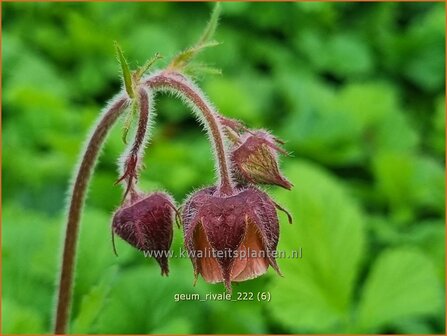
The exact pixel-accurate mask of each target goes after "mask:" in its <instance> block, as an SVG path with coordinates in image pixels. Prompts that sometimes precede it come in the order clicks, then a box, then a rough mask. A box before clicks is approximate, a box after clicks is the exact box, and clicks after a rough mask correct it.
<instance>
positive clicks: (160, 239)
mask: <svg viewBox="0 0 447 336" xmlns="http://www.w3.org/2000/svg"><path fill="white" fill-rule="evenodd" d="M174 216H175V206H174V202H173V199H172V197H171V196H170V195H168V194H166V193H162V192H156V193H152V194H150V195H146V196H139V197H138V198H137V199H136V200H131V201H128V202H127V204H124V205H123V206H122V207H121V208H120V209H118V210H117V211H116V213H115V215H114V216H113V222H112V230H113V232H114V233H116V234H117V235H118V236H120V237H121V238H122V239H124V240H125V241H127V242H128V243H129V244H130V245H132V246H133V247H135V248H137V249H138V250H140V251H144V252H148V255H150V256H153V257H154V258H155V259H156V260H157V262H158V263H159V264H160V267H161V274H162V275H168V272H169V268H168V251H169V248H170V247H171V243H172V234H173V223H174Z"/></svg>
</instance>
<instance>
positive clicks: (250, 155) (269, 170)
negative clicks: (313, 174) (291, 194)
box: [231, 131, 293, 190]
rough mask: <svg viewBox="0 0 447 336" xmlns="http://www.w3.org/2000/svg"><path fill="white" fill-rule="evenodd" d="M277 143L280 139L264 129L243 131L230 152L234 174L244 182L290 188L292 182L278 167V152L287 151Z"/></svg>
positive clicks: (283, 152) (284, 152)
mask: <svg viewBox="0 0 447 336" xmlns="http://www.w3.org/2000/svg"><path fill="white" fill-rule="evenodd" d="M277 143H280V141H279V140H278V139H276V138H274V137H273V136H272V135H270V134H269V133H267V132H266V131H255V132H246V133H243V134H242V135H241V136H240V139H239V141H238V143H236V144H235V145H234V146H233V150H232V152H231V161H232V164H233V170H234V172H235V173H236V176H237V177H239V178H240V179H241V180H244V181H246V182H250V183H265V184H275V185H279V186H281V187H283V188H286V189H289V190H290V189H291V188H292V186H293V185H292V183H290V182H289V181H288V180H287V179H286V178H285V177H284V176H283V175H282V174H281V172H280V171H279V167H278V152H279V153H282V154H287V152H286V151H284V150H283V149H282V148H280V147H279V146H278V145H277Z"/></svg>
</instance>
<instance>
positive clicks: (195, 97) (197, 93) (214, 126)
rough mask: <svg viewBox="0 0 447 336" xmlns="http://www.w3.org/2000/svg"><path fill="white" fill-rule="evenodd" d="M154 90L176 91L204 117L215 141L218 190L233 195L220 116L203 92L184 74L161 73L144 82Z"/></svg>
mask: <svg viewBox="0 0 447 336" xmlns="http://www.w3.org/2000/svg"><path fill="white" fill-rule="evenodd" d="M144 84H146V85H147V86H149V87H150V88H152V89H154V90H157V89H158V90H168V91H174V92H175V93H177V94H180V95H181V96H182V97H185V98H186V99H187V101H188V102H190V103H191V106H192V107H193V109H195V110H198V111H199V112H200V113H201V115H202V116H203V119H204V122H205V123H206V125H207V127H208V130H209V133H210V136H211V138H212V140H213V145H214V148H215V154H216V159H217V164H218V172H219V188H218V190H219V191H220V192H221V193H222V194H224V195H231V194H232V193H233V179H232V176H231V171H230V168H229V167H230V165H229V162H228V161H227V156H226V153H225V146H224V142H223V135H222V130H221V126H220V123H219V120H218V114H217V112H215V110H214V108H213V107H212V105H211V104H210V103H209V102H208V101H207V99H206V98H205V95H204V94H203V93H202V91H201V90H200V89H199V88H198V87H197V86H196V85H195V84H194V83H192V82H191V81H189V80H188V79H187V78H186V77H184V76H183V75H182V74H180V73H177V72H161V73H158V74H155V75H152V76H151V77H149V78H147V79H146V81H145V82H144Z"/></svg>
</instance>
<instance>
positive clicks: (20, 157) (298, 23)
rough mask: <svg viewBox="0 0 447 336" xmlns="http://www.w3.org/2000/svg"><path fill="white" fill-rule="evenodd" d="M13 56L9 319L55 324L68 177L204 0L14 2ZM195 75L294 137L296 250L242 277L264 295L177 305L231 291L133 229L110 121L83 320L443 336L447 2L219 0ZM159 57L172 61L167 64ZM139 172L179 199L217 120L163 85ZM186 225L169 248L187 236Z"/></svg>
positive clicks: (5, 246)
mask: <svg viewBox="0 0 447 336" xmlns="http://www.w3.org/2000/svg"><path fill="white" fill-rule="evenodd" d="M2 7H3V11H2V15H3V16H2V23H3V36H2V52H3V57H2V69H3V78H2V80H3V101H2V111H3V138H2V139H3V167H2V174H3V190H2V193H3V213H2V223H3V226H2V253H3V254H2V257H3V263H2V264H3V269H2V275H3V278H2V285H3V286H2V287H3V291H2V293H3V297H2V303H3V306H2V321H3V324H2V325H3V330H2V332H3V333H45V332H50V330H51V329H50V325H51V314H52V312H53V309H54V307H53V303H54V290H55V287H54V284H55V281H56V278H57V275H58V274H57V270H58V265H57V262H58V259H59V256H58V255H59V252H60V251H59V250H60V238H61V230H62V229H63V224H64V211H65V210H64V208H65V198H66V190H67V189H68V187H69V182H68V181H69V180H70V178H71V175H72V172H73V168H74V167H75V165H76V161H77V159H78V155H79V152H80V151H81V150H82V148H83V147H82V146H83V145H82V143H83V139H84V137H85V135H86V134H87V132H88V129H89V128H90V127H91V125H92V122H94V120H95V118H96V117H97V115H98V112H99V110H100V109H101V107H102V106H103V105H104V104H105V102H106V101H107V99H108V98H110V97H111V96H112V95H113V94H114V93H115V92H117V91H118V90H119V87H120V78H119V66H118V64H117V62H116V59H115V56H114V50H113V40H118V41H119V42H120V44H121V45H122V47H123V49H124V50H125V52H126V56H127V58H128V59H129V61H130V63H131V67H134V68H135V67H136V66H137V65H142V64H144V62H145V61H146V60H147V59H148V58H150V57H152V56H153V55H154V53H155V52H160V53H161V54H162V55H164V56H165V58H164V60H163V61H161V62H160V63H158V65H160V64H161V65H163V64H166V62H167V61H168V60H169V59H170V57H172V56H173V55H174V54H175V53H176V52H177V51H179V50H181V49H183V48H185V47H187V46H189V45H190V44H191V43H192V42H193V41H195V40H196V39H197V37H198V36H199V34H200V31H201V29H202V27H203V26H204V24H205V22H206V21H207V19H208V14H209V11H210V9H211V4H206V3H66V4H56V3H39V4H36V3H6V4H3V5H2ZM222 12H223V13H222V15H223V16H222V19H221V25H220V27H219V29H218V31H217V35H216V38H217V40H219V41H222V42H223V44H222V45H221V46H219V47H216V48H213V49H212V50H209V51H207V52H206V53H204V54H203V56H201V58H202V60H203V61H206V62H207V63H212V64H214V65H215V66H217V67H219V68H221V69H222V70H223V75H222V76H209V77H205V78H202V79H201V82H200V83H201V85H202V86H203V88H204V90H205V92H207V94H208V95H209V97H210V99H211V100H212V101H213V102H214V103H215V104H216V106H217V107H218V108H219V109H220V110H221V112H222V113H223V114H224V115H227V116H230V117H236V118H238V119H241V120H243V121H245V122H246V123H247V124H248V125H249V126H251V127H268V128H269V129H271V130H272V131H273V132H274V133H275V134H277V135H278V136H280V137H282V138H284V139H285V140H286V141H287V143H286V148H287V150H289V151H291V152H293V157H292V158H287V159H284V160H283V161H284V162H283V166H284V169H285V171H286V175H287V176H288V177H289V178H290V180H291V181H292V182H293V183H294V185H295V188H294V189H293V190H292V191H290V192H289V191H284V190H273V188H272V189H271V191H272V193H273V195H274V197H275V198H276V199H277V200H278V202H280V203H281V204H283V205H284V206H285V207H287V208H288V209H289V210H290V211H291V213H292V214H293V216H294V220H295V221H294V224H293V225H288V224H287V221H286V219H285V218H284V217H283V216H282V215H280V216H282V217H281V222H282V223H281V227H282V232H281V238H280V245H279V248H280V249H282V250H286V251H291V250H296V249H298V248H299V247H302V249H303V258H302V259H287V258H286V259H280V260H279V261H278V263H279V265H280V267H281V268H282V271H283V273H284V278H281V277H278V276H277V275H275V274H273V272H272V271H270V272H269V273H268V274H267V275H265V276H262V277H260V278H257V279H255V280H252V281H248V282H244V283H241V284H238V285H235V292H239V291H255V292H257V291H270V292H271V302H213V301H208V302H175V301H174V294H176V293H202V294H203V293H207V292H210V291H211V292H221V291H223V286H221V285H208V284H206V283H204V281H203V280H202V279H200V280H199V281H198V283H197V285H196V287H193V285H192V282H193V272H192V267H191V265H190V261H189V260H186V259H175V260H172V261H171V275H170V276H169V277H168V278H161V277H160V276H159V269H158V266H157V265H156V264H155V262H154V261H153V260H147V259H145V258H144V257H143V256H142V255H140V254H139V253H137V252H136V251H134V250H133V249H132V248H131V247H129V246H127V245H126V244H125V243H123V242H122V241H118V242H117V245H118V246H117V248H118V251H119V257H118V258H116V257H115V256H114V255H113V253H112V248H111V242H110V226H109V225H110V215H111V213H112V211H113V210H114V209H115V208H116V207H117V206H118V204H119V202H120V198H121V195H120V194H121V190H120V188H118V187H116V186H114V185H113V182H114V181H115V180H116V178H117V174H116V159H117V158H118V156H119V155H120V153H121V151H122V150H123V149H124V145H123V144H122V142H121V138H120V127H116V129H115V130H114V132H113V134H112V135H111V137H110V138H109V141H108V143H107V145H106V147H105V149H104V151H103V154H102V157H101V161H100V163H99V165H98V167H97V170H96V174H95V176H94V179H93V183H92V186H91V190H90V193H89V198H88V201H87V209H86V211H85V213H84V215H83V220H82V229H81V234H80V246H79V254H78V263H77V273H76V286H75V289H74V306H73V316H72V321H73V322H72V330H71V331H72V332H75V333H128V334H129V333H140V334H143V333H171V334H172V333H302V332H305V333H315V332H318V333H351V332H353V333H369V332H379V333H421V334H422V333H444V332H445V318H444V316H445V308H444V307H445V300H444V298H445V286H444V284H445V225H444V214H445V176H444V171H445V163H444V156H445V96H444V82H445V78H444V74H445V70H444V69H445V65H444V59H445V54H444V43H445V7H444V4H436V3H277V4H273V3H224V4H222ZM163 62H165V63H163ZM157 111H158V117H157V126H156V128H155V129H154V132H153V137H152V141H151V145H150V146H149V147H148V150H147V156H146V159H145V160H146V162H145V163H146V166H147V169H146V170H145V172H144V174H143V176H142V181H141V183H142V186H143V187H144V189H145V190H147V191H150V190H156V189H161V188H166V189H167V190H169V191H170V192H172V193H173V194H174V195H175V197H176V199H177V201H178V202H181V201H182V199H183V198H184V197H185V195H186V194H187V193H188V192H190V191H191V190H193V189H194V188H197V187H200V186H203V185H208V184H211V183H212V182H213V162H212V157H211V155H210V154H211V153H210V149H209V146H208V143H207V139H206V136H203V134H202V133H201V131H200V127H197V124H196V122H195V120H194V118H193V117H192V114H191V113H189V112H188V111H187V110H186V108H185V107H184V106H183V105H181V103H180V102H178V101H176V100H174V99H173V98H172V97H165V96H159V98H157ZM181 236H182V234H181V232H180V230H177V229H176V232H175V239H174V244H173V248H174V249H176V250H178V248H179V247H180V246H181V244H182V237H181Z"/></svg>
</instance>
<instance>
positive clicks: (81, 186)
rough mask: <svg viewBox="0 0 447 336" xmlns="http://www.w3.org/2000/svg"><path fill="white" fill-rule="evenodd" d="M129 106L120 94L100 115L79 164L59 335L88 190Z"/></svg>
mask: <svg viewBox="0 0 447 336" xmlns="http://www.w3.org/2000/svg"><path fill="white" fill-rule="evenodd" d="M127 104H128V99H127V97H126V96H124V95H122V94H121V95H119V96H118V98H116V99H114V100H113V101H112V103H111V104H110V105H109V106H108V107H107V108H106V109H105V112H104V114H103V115H102V116H101V118H100V120H99V122H98V124H97V126H96V127H95V129H94V131H93V133H92V135H91V137H90V140H89V141H88V143H87V147H86V149H85V152H84V154H83V155H82V159H81V164H80V165H79V168H78V172H77V174H76V180H75V182H74V184H73V189H72V191H71V198H70V207H69V211H68V219H67V225H66V229H65V239H64V246H63V254H62V262H61V270H60V276H59V288H58V295H57V306H56V318H55V321H54V322H55V327H54V332H55V333H56V334H65V333H66V330H67V322H68V319H69V309H70V306H71V294H72V286H73V273H74V264H75V256H76V248H77V240H78V232H79V222H80V219H81V212H82V209H83V207H84V200H85V196H86V191H87V187H88V184H89V182H90V178H91V176H92V172H93V169H94V167H95V164H96V160H97V158H98V155H99V152H100V150H101V148H102V145H103V143H104V140H105V139H106V137H107V134H108V133H109V131H110V130H111V128H112V126H113V124H114V123H115V122H116V120H117V119H118V118H119V116H120V115H121V114H122V113H123V112H124V110H125V107H126V106H127Z"/></svg>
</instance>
